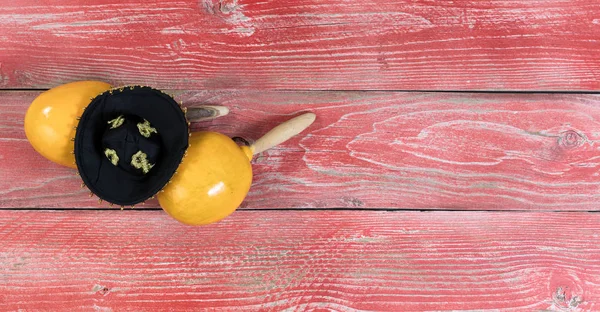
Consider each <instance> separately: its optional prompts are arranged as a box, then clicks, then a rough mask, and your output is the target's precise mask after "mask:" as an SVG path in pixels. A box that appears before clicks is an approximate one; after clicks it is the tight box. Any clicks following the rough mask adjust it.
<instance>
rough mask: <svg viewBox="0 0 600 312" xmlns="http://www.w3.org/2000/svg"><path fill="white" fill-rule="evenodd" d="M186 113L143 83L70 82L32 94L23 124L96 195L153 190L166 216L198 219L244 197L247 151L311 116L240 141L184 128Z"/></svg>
mask: <svg viewBox="0 0 600 312" xmlns="http://www.w3.org/2000/svg"><path fill="white" fill-rule="evenodd" d="M98 92H100V94H97V93H98ZM222 111H226V109H223V110H222ZM79 112H82V114H81V116H80V117H79V116H78V113H79ZM185 113H186V109H184V108H181V107H180V105H179V104H178V103H177V102H175V100H174V99H173V98H172V96H170V95H168V94H165V93H164V92H162V91H159V90H155V89H152V88H149V87H141V86H128V87H121V88H113V89H110V86H108V85H107V84H105V83H102V82H94V81H86V82H75V83H71V84H67V85H63V86H59V87H57V88H54V89H51V90H48V91H46V92H44V93H42V94H41V95H40V96H39V97H38V98H36V99H35V100H34V101H33V103H32V105H31V106H30V108H29V110H28V111H27V114H26V117H25V129H26V134H27V137H28V139H29V141H30V142H31V144H32V145H33V147H34V148H35V150H36V151H38V152H39V153H40V154H42V155H43V156H45V157H46V158H48V159H50V160H52V161H54V162H57V163H59V164H63V165H67V166H68V165H69V164H71V163H72V160H73V157H72V156H73V155H74V160H75V164H76V167H77V169H78V172H79V175H80V176H81V178H82V180H83V182H84V185H85V186H87V187H88V188H89V189H90V191H91V192H92V194H94V195H96V196H98V197H99V198H100V200H106V201H107V202H109V203H115V204H118V205H121V206H123V205H135V204H137V203H139V202H143V201H144V200H146V199H148V198H150V197H153V196H154V195H155V194H157V196H158V200H159V203H160V205H161V207H162V208H163V210H165V211H166V212H167V213H168V214H169V215H170V216H172V217H173V218H175V219H176V220H178V221H180V222H183V223H185V224H190V225H203V224H208V223H212V222H216V221H219V220H221V219H222V218H224V217H226V216H228V215H229V214H231V213H232V212H233V211H235V210H236V209H237V207H238V206H239V205H240V204H241V203H242V201H243V200H244V198H245V197H246V195H247V194H248V191H249V189H250V185H251V183H252V167H251V164H250V160H251V159H252V155H253V154H257V153H260V152H262V151H264V150H266V149H268V148H270V147H273V146H275V145H277V144H280V143H282V142H284V141H286V140H288V139H289V138H291V137H292V136H294V135H296V134H298V133H300V132H301V131H303V130H304V129H306V128H307V127H308V126H309V125H310V124H312V122H313V121H314V120H315V115H314V114H312V113H306V114H303V115H301V116H298V117H296V118H293V119H291V120H289V121H287V122H285V123H283V124H281V125H279V126H277V127H275V128H274V129H273V130H271V131H269V132H268V133H267V134H266V135H265V136H263V137H262V138H260V139H258V140H257V141H256V142H255V143H254V144H252V145H250V146H238V145H237V144H236V143H235V142H234V141H233V140H232V139H230V138H229V137H227V136H225V135H223V134H220V133H217V132H197V133H189V129H188V126H189V123H188V122H187V119H186V115H185ZM66 127H67V128H66ZM73 132H74V133H73ZM73 135H74V136H73Z"/></svg>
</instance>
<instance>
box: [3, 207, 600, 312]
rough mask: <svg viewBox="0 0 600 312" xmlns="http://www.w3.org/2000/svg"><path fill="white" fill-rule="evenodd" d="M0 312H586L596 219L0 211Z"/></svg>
mask: <svg viewBox="0 0 600 312" xmlns="http://www.w3.org/2000/svg"><path fill="white" fill-rule="evenodd" d="M0 224H2V226H1V227H0V241H2V247H1V251H0V309H1V310H3V311H14V310H17V309H24V310H28V311H29V310H37V309H50V310H53V311H56V310H72V311H80V310H81V311H91V310H94V309H95V310H97V311H113V310H114V311H124V310H127V311H147V310H152V311H158V310H160V311H167V310H168V311H174V310H177V311H186V310H187V311H189V310H190V309H192V308H195V309H200V308H209V307H211V308H223V309H226V310H230V311H242V310H243V311H256V310H261V311H282V310H284V309H289V310H286V311H305V310H312V309H320V311H323V310H325V309H330V310H334V311H354V310H353V309H358V310H369V311H417V310H429V311H432V310H484V309H490V310H495V311H541V310H545V311H598V309H599V308H600V287H598V285H599V284H600V244H599V243H600V240H599V238H598V228H599V226H600V215H598V214H592V213H583V212H582V213H516V212H510V213H508V212H503V213H486V212H429V213H424V212H366V211H343V212H334V211H317V212H307V211H302V212H294V211H286V212H283V211H252V212H249V211H240V212H236V213H235V214H234V215H233V216H232V217H230V218H228V219H226V220H225V221H223V222H220V223H217V224H214V225H211V226H208V227H203V228H195V227H188V226H184V225H180V224H178V223H176V222H175V221H173V220H171V219H170V218H169V217H168V216H166V214H164V213H162V212H160V211H142V212H139V211H138V212H135V211H125V212H121V211H87V212H86V211H57V212H35V211H0ZM111 309H112V310H111Z"/></svg>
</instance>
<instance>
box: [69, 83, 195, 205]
mask: <svg viewBox="0 0 600 312" xmlns="http://www.w3.org/2000/svg"><path fill="white" fill-rule="evenodd" d="M188 138H189V127H188V122H187V119H186V116H185V112H184V110H183V109H182V108H181V107H180V105H179V104H178V103H177V102H176V101H175V100H174V99H173V97H171V96H169V95H168V94H165V93H163V92H162V91H159V90H156V89H153V88H150V87H140V86H131V87H123V88H118V89H112V90H109V91H106V92H104V93H101V94H100V95H98V96H96V97H95V98H93V99H92V101H91V102H90V104H89V105H88V106H87V107H86V109H85V111H84V112H83V115H82V116H81V119H80V120H79V124H78V126H77V130H76V134H75V150H74V154H75V162H76V164H77V170H78V171H79V175H80V176H81V178H82V179H83V183H84V184H85V185H86V186H87V187H88V188H89V189H90V191H91V192H92V193H93V194H95V195H96V196H98V197H99V198H100V199H101V200H105V201H107V202H110V203H113V204H117V205H121V206H125V205H135V204H137V203H140V202H143V201H145V200H146V199H148V198H150V197H152V196H154V195H155V194H156V193H158V192H159V191H160V190H161V189H162V188H163V187H165V185H166V184H167V183H168V182H169V180H170V179H171V177H172V176H173V174H175V171H176V170H177V168H178V166H179V164H180V163H181V161H182V159H183V157H184V154H185V152H186V149H187V147H188Z"/></svg>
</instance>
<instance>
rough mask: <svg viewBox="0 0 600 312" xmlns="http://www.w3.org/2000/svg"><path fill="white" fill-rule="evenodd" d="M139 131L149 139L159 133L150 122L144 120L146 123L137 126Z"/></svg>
mask: <svg viewBox="0 0 600 312" xmlns="http://www.w3.org/2000/svg"><path fill="white" fill-rule="evenodd" d="M137 127H138V130H140V134H141V135H143V136H145V137H147V138H149V137H150V135H151V134H152V133H158V131H156V129H155V128H152V127H151V126H150V122H149V121H148V120H146V119H144V122H140V123H138V124H137Z"/></svg>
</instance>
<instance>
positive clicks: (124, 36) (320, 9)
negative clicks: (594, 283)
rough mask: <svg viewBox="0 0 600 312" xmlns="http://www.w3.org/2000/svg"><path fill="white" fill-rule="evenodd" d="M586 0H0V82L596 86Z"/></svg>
mask: <svg viewBox="0 0 600 312" xmlns="http://www.w3.org/2000/svg"><path fill="white" fill-rule="evenodd" d="M599 16H600V4H599V3H597V2H596V1H589V0H557V1H531V0H512V1H500V0H493V1H477V0H458V1H452V2H448V1H426V0H417V1H415V0H410V1H409V0H402V1H387V0H361V1H344V2H340V1H313V0H278V1H273V0H267V1H263V0H239V1H236V0H222V1H217V0H179V1H156V0H153V1H146V0H143V1H142V0H126V1H120V0H119V1H115V0H89V1H84V2H82V1H79V0H62V1H60V4H56V3H53V4H49V3H46V2H43V3H41V2H40V1H37V0H15V1H5V3H3V4H2V6H0V43H2V44H0V88H49V87H53V86H55V85H58V84H60V83H64V82H68V81H71V80H82V79H90V78H96V79H102V80H108V81H111V82H116V83H140V84H152V85H154V86H156V87H161V88H176V89H223V88H229V89H336V90H340V89H342V90H349V89H352V90H364V89H379V90H383V89H385V90H409V89H414V90H476V89H477V90H599V89H600V82H599V81H600V80H599V77H600V58H599V57H598V55H600V44H599V43H600V42H599V40H600V18H599Z"/></svg>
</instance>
